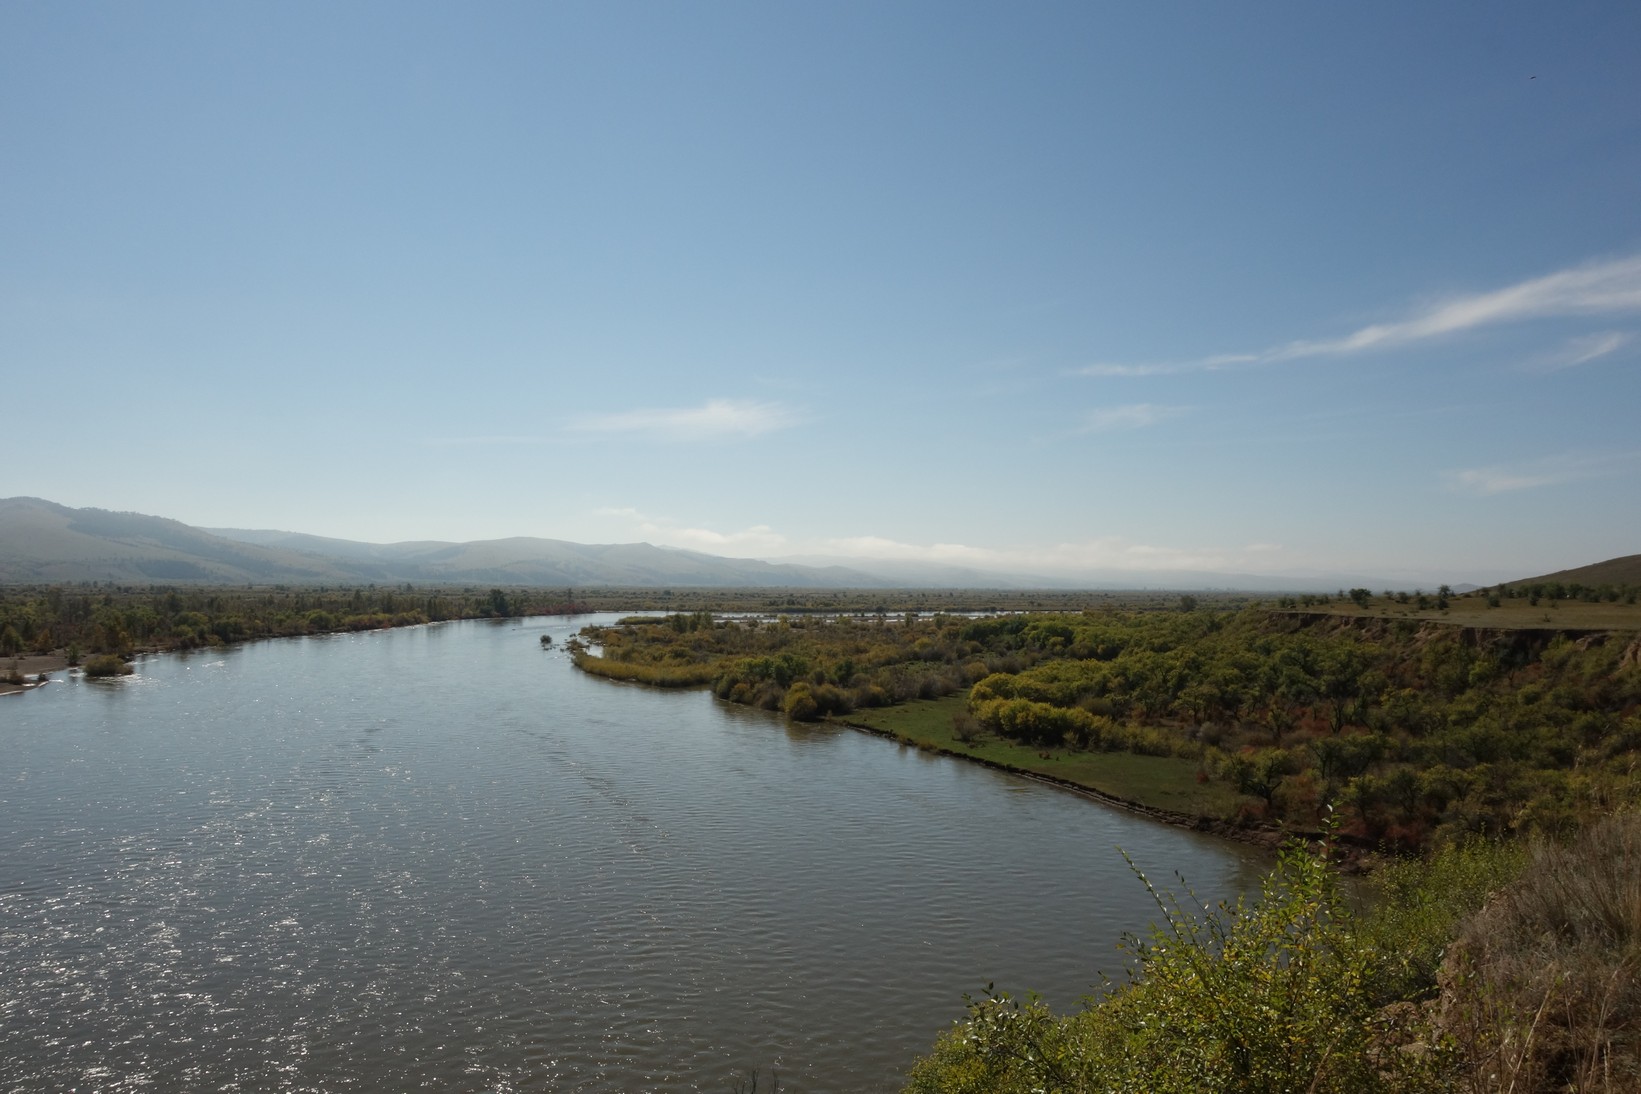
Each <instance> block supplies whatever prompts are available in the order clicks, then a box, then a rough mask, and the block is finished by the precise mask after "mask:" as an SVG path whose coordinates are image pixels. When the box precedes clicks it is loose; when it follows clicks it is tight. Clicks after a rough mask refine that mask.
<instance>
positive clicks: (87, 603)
mask: <svg viewBox="0 0 1641 1094" xmlns="http://www.w3.org/2000/svg"><path fill="white" fill-rule="evenodd" d="M568 592H569V591H568V590H544V589H522V590H521V589H512V590H504V589H482V590H481V589H418V588H412V587H410V586H397V587H391V588H385V587H384V588H377V587H374V586H371V587H367V588H349V589H329V588H305V589H288V588H273V589H243V588H240V589H234V588H164V587H152V588H130V587H123V588H122V587H114V586H106V587H105V586H97V587H92V586H84V585H81V586H44V587H38V588H35V587H12V588H7V589H0V656H6V657H13V656H18V655H20V654H27V653H48V652H52V651H63V653H64V655H65V657H66V658H67V660H68V662H69V663H70V664H76V663H78V660H79V657H80V655H81V653H85V654H110V655H115V656H125V657H128V656H130V655H131V654H133V653H135V652H137V651H139V650H148V651H163V650H179V649H195V648H198V647H201V646H213V645H224V644H227V643H231V642H245V641H250V640H253V639H258V638H280V637H290V636H296V635H306V634H326V633H331V632H336V631H361V630H377V629H380V628H383V627H402V626H411V625H415V624H419V623H431V622H438V621H440V620H446V619H484V618H492V619H493V618H514V617H518V616H525V615H551V614H566V613H576V612H582V611H586V610H587V608H586V606H585V605H583V604H582V603H580V602H579V601H577V600H575V599H574V597H573V596H570V595H567V594H568Z"/></svg>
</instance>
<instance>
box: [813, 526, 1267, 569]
mask: <svg viewBox="0 0 1641 1094" xmlns="http://www.w3.org/2000/svg"><path fill="white" fill-rule="evenodd" d="M815 550H816V553H819V554H825V555H834V556H838V557H842V558H856V559H891V560H896V561H915V562H936V563H944V564H947V565H965V566H973V567H975V568H978V569H988V570H996V571H1004V572H1019V573H1038V574H1053V575H1060V576H1076V575H1079V574H1090V573H1094V572H1101V573H1104V572H1122V571H1134V572H1140V571H1179V570H1217V571H1233V572H1235V571H1246V572H1261V571H1270V570H1272V569H1273V568H1280V567H1282V566H1283V565H1292V560H1291V559H1288V558H1287V557H1286V552H1285V550H1284V549H1283V548H1282V547H1281V545H1279V544H1274V543H1253V544H1248V545H1247V546H1244V547H1214V546H1205V547H1178V546H1170V545H1164V544H1154V543H1135V542H1133V541H1131V540H1126V539H1123V538H1121V537H1116V536H1108V537H1101V538H1098V539H1092V540H1084V541H1081V542H1076V543H1058V544H1049V545H1046V546H1037V547H1013V548H991V547H974V546H970V545H967V544H962V543H931V544H917V543H902V542H899V541H896V540H892V539H887V538H884V537H882V536H850V537H844V538H838V539H827V540H823V541H821V542H820V543H818V544H817V545H816V548H815Z"/></svg>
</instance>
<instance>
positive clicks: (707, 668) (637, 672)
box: [573, 652, 718, 688]
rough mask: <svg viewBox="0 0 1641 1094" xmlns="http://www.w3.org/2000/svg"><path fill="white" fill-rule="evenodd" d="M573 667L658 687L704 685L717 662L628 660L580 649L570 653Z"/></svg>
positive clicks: (710, 677) (716, 670)
mask: <svg viewBox="0 0 1641 1094" xmlns="http://www.w3.org/2000/svg"><path fill="white" fill-rule="evenodd" d="M573 657H574V660H575V667H576V668H578V669H580V670H581V671H582V672H587V673H591V674H592V675H594V676H602V677H604V678H605V679H606V680H629V681H631V682H633V683H635V684H649V685H650V686H651V687H657V688H703V687H706V686H708V685H709V684H711V683H712V681H713V678H714V677H716V676H717V675H718V666H717V664H716V663H715V662H714V663H711V664H705V665H643V664H635V663H632V662H628V661H610V660H607V659H606V658H603V657H594V656H593V655H592V654H590V653H586V652H580V653H576V654H574V655H573Z"/></svg>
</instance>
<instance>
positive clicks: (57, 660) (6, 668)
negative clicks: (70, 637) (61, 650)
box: [0, 653, 68, 695]
mask: <svg viewBox="0 0 1641 1094" xmlns="http://www.w3.org/2000/svg"><path fill="white" fill-rule="evenodd" d="M13 671H16V672H20V673H22V674H23V677H24V680H25V682H24V683H21V684H13V683H10V682H9V677H10V676H11V674H12V672H13ZM66 671H68V658H66V657H64V656H63V655H62V654H58V653H47V654H30V655H28V656H26V657H0V695H14V694H16V693H17V692H19V691H27V690H28V689H29V688H33V687H38V686H39V685H40V684H42V683H44V681H43V680H41V679H40V674H41V673H48V674H56V673H63V672H66Z"/></svg>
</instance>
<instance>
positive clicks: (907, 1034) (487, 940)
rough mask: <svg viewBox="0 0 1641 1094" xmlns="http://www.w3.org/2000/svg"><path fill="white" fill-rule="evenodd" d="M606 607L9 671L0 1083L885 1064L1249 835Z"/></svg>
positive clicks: (441, 1077)
mask: <svg viewBox="0 0 1641 1094" xmlns="http://www.w3.org/2000/svg"><path fill="white" fill-rule="evenodd" d="M587 622H588V618H587V617H581V618H578V619H574V620H563V619H537V620H526V621H522V622H520V621H511V622H507V623H497V624H491V623H482V622H475V623H452V624H445V625H441V626H434V627H423V628H414V629H409V630H400V631H384V632H375V633H369V634H361V635H350V636H334V637H327V638H310V639H290V640H282V641H275V642H263V643H257V644H253V645H248V646H244V647H240V648H236V649H232V650H227V651H223V650H214V651H210V652H206V653H198V654H194V655H190V656H167V657H160V658H152V659H149V660H146V661H144V662H142V663H141V664H140V665H139V673H138V675H137V676H134V677H130V678H126V679H124V680H118V681H87V680H81V679H74V680H65V679H61V678H60V679H59V681H58V682H56V683H53V684H51V685H49V686H47V687H45V688H42V689H40V690H38V691H35V692H32V693H29V694H27V695H22V696H13V697H10V698H5V699H0V1045H3V1055H0V1086H3V1087H4V1088H6V1089H11V1090H44V1089H63V1088H69V1087H78V1088H80V1089H84V1090H138V1089H148V1090H153V1089H160V1090H181V1089H202V1090H203V1089H212V1090H347V1089H355V1090H385V1089H401V1090H408V1089H417V1088H420V1089H435V1090H451V1091H487V1090H495V1091H506V1090H586V1091H627V1090H632V1091H639V1090H666V1091H685V1090H706V1091H726V1090H728V1089H730V1086H731V1083H732V1081H733V1079H734V1077H735V1076H737V1075H740V1074H744V1072H745V1071H746V1070H748V1069H750V1068H754V1067H756V1068H760V1069H761V1070H762V1072H763V1075H764V1079H765V1082H766V1083H767V1080H768V1077H769V1073H770V1071H771V1070H772V1069H773V1070H777V1071H778V1072H779V1074H780V1079H781V1084H782V1089H783V1090H787V1091H792V1092H800V1091H875V1090H893V1089H896V1088H897V1086H898V1079H899V1076H900V1075H901V1074H902V1073H903V1072H904V1070H905V1068H906V1067H907V1066H908V1065H909V1064H910V1063H911V1061H912V1060H913V1059H914V1058H915V1057H916V1056H917V1055H918V1054H920V1053H921V1052H924V1051H926V1050H927V1049H928V1047H929V1045H930V1043H931V1042H932V1040H933V1038H934V1037H935V1035H936V1034H937V1033H938V1032H939V1031H940V1030H941V1029H942V1028H944V1027H945V1026H947V1025H948V1024H950V1022H951V1021H952V1020H954V1019H955V1018H957V1017H958V1016H959V1015H960V1014H961V1012H962V995H963V993H964V992H978V991H979V990H980V989H981V988H982V987H984V985H985V984H986V983H987V982H988V981H995V982H996V983H997V984H998V986H999V987H1008V988H1011V989H1019V990H1024V989H1028V988H1034V989H1036V990H1038V991H1040V992H1042V993H1043V994H1044V995H1045V996H1047V997H1048V999H1049V1000H1050V1001H1051V1002H1053V1003H1054V1004H1055V1005H1057V1006H1070V1005H1072V1004H1074V1003H1075V1001H1076V1000H1077V999H1078V998H1079V997H1080V996H1082V995H1084V994H1086V993H1087V992H1088V991H1089V990H1090V989H1091V988H1092V987H1094V986H1095V985H1096V984H1097V983H1098V974H1099V971H1100V970H1101V969H1106V970H1110V971H1116V969H1117V968H1118V962H1119V955H1118V954H1117V953H1116V951H1115V950H1114V945H1115V943H1116V941H1117V940H1118V938H1119V936H1120V935H1121V934H1122V933H1123V932H1124V931H1127V930H1134V929H1138V928H1142V927H1143V926H1144V925H1145V924H1146V923H1147V922H1148V921H1149V920H1150V919H1151V918H1152V915H1153V909H1152V907H1151V906H1150V904H1149V903H1148V899H1147V897H1146V895H1145V893H1144V890H1143V889H1142V888H1141V887H1140V885H1139V884H1138V882H1137V881H1135V880H1134V879H1133V877H1132V876H1131V875H1130V874H1129V872H1128V869H1127V867H1126V866H1125V865H1124V864H1123V862H1122V859H1121V858H1120V857H1119V855H1118V853H1117V847H1119V846H1120V847H1122V848H1124V849H1126V850H1127V851H1128V852H1129V853H1130V854H1131V855H1132V856H1133V857H1134V858H1135V859H1136V860H1137V861H1138V862H1139V863H1140V865H1141V866H1143V867H1144V868H1146V869H1147V871H1148V872H1151V873H1153V874H1155V875H1159V876H1162V877H1167V876H1168V875H1169V873H1170V872H1171V871H1175V870H1177V871H1179V872H1181V873H1183V874H1184V875H1185V876H1186V878H1187V879H1188V880H1189V881H1190V882H1191V884H1192V886H1193V887H1194V888H1195V889H1196V890H1197V892H1198V894H1199V895H1201V896H1203V897H1205V898H1218V897H1220V896H1225V895H1231V894H1234V893H1236V892H1239V891H1241V890H1242V889H1243V888H1245V887H1248V886H1250V885H1251V884H1252V883H1253V882H1254V880H1255V878H1256V877H1257V874H1258V871H1259V869H1260V867H1261V865H1262V859H1261V858H1260V857H1259V856H1258V855H1257V854H1256V853H1255V852H1253V851H1251V850H1248V851H1245V850H1243V849H1241V848H1237V847H1231V846H1227V845H1225V844H1222V843H1218V842H1213V841H1208V840H1205V839H1203V838H1201V837H1197V836H1194V835H1192V834H1190V833H1185V832H1180V831H1176V830H1174V829H1170V828H1165V827H1161V826H1158V825H1154V824H1151V823H1149V822H1145V821H1141V820H1139V819H1137V818H1133V817H1130V816H1127V815H1125V814H1122V813H1119V812H1114V811H1111V810H1108V809H1105V808H1103V807H1101V806H1098V805H1094V804H1092V803H1090V802H1088V801H1085V800H1082V799H1079V798H1076V797H1073V796H1071V795H1068V794H1065V793H1061V792H1058V791H1055V790H1052V789H1049V788H1046V787H1042V786H1039V785H1036V784H1033V783H1030V782H1027V781H1025V780H1021V779H1016V778H1013V777H1009V776H1005V775H1001V774H999V773H996V772H992V771H989V770H986V769H984V768H980V767H978V766H975V765H970V764H965V763H962V762H958V761H953V760H947V759H941V758H938V757H931V756H928V755H925V754H922V753H919V752H917V751H915V750H911V749H906V748H902V747H900V746H898V745H895V744H893V743H890V742H886V741H883V740H879V739H876V738H873V737H870V736H867V735H864V734H860V733H856V732H853V731H849V730H840V729H836V728H832V727H797V726H792V725H788V724H786V723H785V722H784V720H782V719H779V718H777V717H774V716H771V715H767V714H763V713H761V712H756V711H748V710H744V709H741V708H736V707H730V706H727V705H725V704H722V703H718V702H716V701H715V700H713V699H712V697H711V696H710V695H708V694H705V693H703V692H686V693H667V692H659V691H650V690H645V689H642V688H638V687H633V686H628V685H621V684H613V683H610V682H607V681H603V680H598V679H594V678H590V677H586V676H583V675H581V674H579V673H577V672H575V671H574V670H573V669H572V668H571V666H570V664H569V661H568V659H567V658H566V657H565V656H564V655H563V654H562V653H561V652H558V651H557V650H554V651H543V650H542V649H540V647H539V643H538V636H539V635H541V634H543V633H548V634H551V635H553V637H554V639H555V642H558V643H562V641H563V639H564V638H566V637H568V636H569V635H570V634H571V633H572V632H573V631H574V630H576V629H579V628H580V627H581V626H582V625H584V624H585V623H587Z"/></svg>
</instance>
